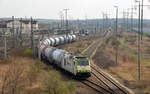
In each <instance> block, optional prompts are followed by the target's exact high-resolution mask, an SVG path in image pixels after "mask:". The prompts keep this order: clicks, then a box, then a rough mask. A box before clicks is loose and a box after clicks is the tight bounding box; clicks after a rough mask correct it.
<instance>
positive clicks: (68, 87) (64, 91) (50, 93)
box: [42, 71, 75, 94]
mask: <svg viewBox="0 0 150 94" xmlns="http://www.w3.org/2000/svg"><path fill="white" fill-rule="evenodd" d="M42 86H43V92H44V94H73V93H74V92H75V86H74V84H73V83H65V82H63V81H62V80H61V76H60V73H59V72H57V71H49V72H47V73H45V74H44V79H43V82H42Z"/></svg>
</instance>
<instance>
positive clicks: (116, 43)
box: [115, 6, 118, 64]
mask: <svg viewBox="0 0 150 94" xmlns="http://www.w3.org/2000/svg"><path fill="white" fill-rule="evenodd" d="M115 7H116V64H118V44H117V37H118V34H117V33H118V6H115Z"/></svg>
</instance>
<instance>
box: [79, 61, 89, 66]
mask: <svg viewBox="0 0 150 94" xmlns="http://www.w3.org/2000/svg"><path fill="white" fill-rule="evenodd" d="M78 65H79V66H88V65H89V62H88V61H79V62H78Z"/></svg>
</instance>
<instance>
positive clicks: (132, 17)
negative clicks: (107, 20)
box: [131, 7, 134, 31]
mask: <svg viewBox="0 0 150 94" xmlns="http://www.w3.org/2000/svg"><path fill="white" fill-rule="evenodd" d="M131 9H132V12H131V31H132V30H133V9H134V8H133V7H132V8H131Z"/></svg>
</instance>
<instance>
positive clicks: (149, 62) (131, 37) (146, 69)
mask: <svg viewBox="0 0 150 94" xmlns="http://www.w3.org/2000/svg"><path fill="white" fill-rule="evenodd" d="M114 40H115V38H114V37H112V38H110V39H108V40H107V41H106V42H105V43H104V44H103V45H102V46H101V47H100V48H99V51H98V52H97V53H96V55H95V57H94V60H95V62H96V63H97V65H99V66H100V67H101V68H104V69H105V70H106V71H107V72H109V73H110V74H112V76H114V77H115V78H116V79H117V80H119V81H120V82H122V83H123V84H125V85H126V86H127V87H129V88H131V89H133V90H134V91H135V92H136V93H139V94H143V93H150V79H149V78H150V59H149V58H150V55H149V54H148V53H150V52H148V51H149V46H148V45H149V44H150V41H149V40H150V38H149V37H147V36H146V35H145V34H144V39H143V43H142V46H141V50H142V51H141V52H142V55H141V80H140V81H138V79H137V77H138V75H137V74H138V73H137V71H138V68H137V39H136V37H135V34H128V33H125V34H124V36H122V37H120V38H119V41H118V43H119V48H118V63H117V64H116V63H115V43H114ZM147 46H148V47H147Z"/></svg>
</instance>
